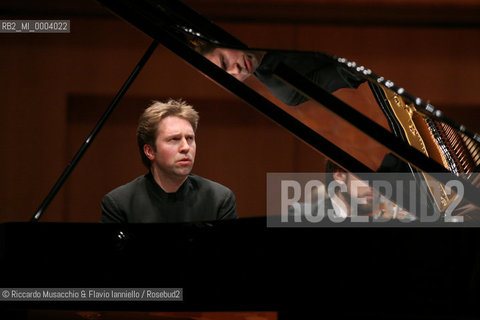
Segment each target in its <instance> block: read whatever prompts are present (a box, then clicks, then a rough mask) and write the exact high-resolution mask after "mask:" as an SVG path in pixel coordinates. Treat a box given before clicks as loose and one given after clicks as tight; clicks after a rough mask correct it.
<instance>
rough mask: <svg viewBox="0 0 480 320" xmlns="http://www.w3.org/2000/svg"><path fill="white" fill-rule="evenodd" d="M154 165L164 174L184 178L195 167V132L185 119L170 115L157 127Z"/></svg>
mask: <svg viewBox="0 0 480 320" xmlns="http://www.w3.org/2000/svg"><path fill="white" fill-rule="evenodd" d="M155 147H156V151H154V154H153V157H152V158H150V160H153V161H152V167H155V169H156V170H157V171H158V172H159V173H160V174H161V175H164V176H169V177H174V178H175V177H177V178H183V177H186V176H187V175H188V174H189V173H190V172H191V171H192V168H193V163H194V160H195V151H196V145H195V132H194V131H193V128H192V125H191V124H190V122H188V121H187V120H185V119H182V118H179V117H175V116H169V117H166V118H164V119H163V120H161V121H160V123H159V125H158V128H157V140H156V141H155Z"/></svg>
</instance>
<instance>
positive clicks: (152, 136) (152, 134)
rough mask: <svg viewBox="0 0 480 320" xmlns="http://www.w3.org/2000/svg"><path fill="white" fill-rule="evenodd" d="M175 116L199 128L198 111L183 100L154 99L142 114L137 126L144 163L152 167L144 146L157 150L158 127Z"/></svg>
mask: <svg viewBox="0 0 480 320" xmlns="http://www.w3.org/2000/svg"><path fill="white" fill-rule="evenodd" d="M169 116H174V117H179V118H182V119H185V120H187V121H188V122H190V124H191V125H192V128H193V131H194V132H195V131H196V130H197V126H198V119H199V116H198V112H197V111H195V109H193V107H192V106H191V105H189V104H187V103H186V102H185V101H183V100H181V99H180V100H174V99H170V100H168V101H167V102H160V101H153V103H152V104H151V105H150V106H149V107H147V108H146V109H145V111H144V112H143V113H142V115H141V116H140V119H139V120H138V126H137V143H138V148H139V151H140V156H141V158H142V162H143V164H144V165H145V166H146V167H147V168H150V159H148V158H147V156H146V155H145V153H144V151H143V146H144V145H146V144H148V145H150V146H152V147H153V148H154V150H156V147H155V140H156V139H157V128H158V124H159V123H160V121H161V120H163V119H165V118H166V117H169Z"/></svg>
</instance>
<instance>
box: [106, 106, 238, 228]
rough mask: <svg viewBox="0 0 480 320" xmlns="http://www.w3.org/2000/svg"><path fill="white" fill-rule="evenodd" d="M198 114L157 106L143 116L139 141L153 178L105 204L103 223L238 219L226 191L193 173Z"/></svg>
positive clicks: (110, 197) (132, 185)
mask: <svg viewBox="0 0 480 320" xmlns="http://www.w3.org/2000/svg"><path fill="white" fill-rule="evenodd" d="M198 119H199V117H198V113H197V112H196V111H195V110H194V109H193V108H192V107H191V106H190V105H188V104H186V103H185V102H184V101H176V100H169V101H168V102H166V103H162V102H158V101H156V102H154V103H153V104H152V105H151V106H150V107H148V108H147V109H146V110H145V111H144V112H143V114H142V115H141V117H140V120H139V123H138V127H137V142H138V147H139V151H140V155H141V157H142V162H143V164H144V165H145V166H146V167H147V168H148V169H149V173H148V174H145V175H143V176H140V177H138V178H136V179H135V180H133V181H132V182H130V183H127V184H126V185H123V186H121V187H118V188H117V189H115V190H113V191H111V192H110V193H108V194H107V195H105V197H104V198H103V200H102V222H121V223H127V222H195V221H213V220H225V219H235V218H236V217H237V214H236V201H235V196H234V194H233V192H232V191H231V190H229V189H228V188H226V187H224V186H222V185H220V184H218V183H216V182H213V181H210V180H207V179H205V178H202V177H199V176H196V175H193V174H191V173H190V172H191V171H192V167H193V164H194V160H195V152H196V144H195V131H196V129H197V124H198Z"/></svg>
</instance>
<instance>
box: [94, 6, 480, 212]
mask: <svg viewBox="0 0 480 320" xmlns="http://www.w3.org/2000/svg"><path fill="white" fill-rule="evenodd" d="M100 2H101V3H102V4H103V5H105V6H106V7H107V8H108V9H110V10H111V11H113V12H114V13H115V14H117V15H119V16H120V17H121V18H123V19H125V20H126V21H128V22H129V23H131V24H133V25H134V26H136V27H137V28H138V29H140V30H141V31H143V32H145V33H146V34H148V35H150V36H151V37H152V38H154V39H155V40H156V41H158V42H160V43H161V44H163V45H164V46H165V47H167V48H168V49H170V50H172V51H173V52H174V53H176V54H177V55H178V56H180V57H181V58H183V59H185V61H187V62H188V63H190V64H191V65H192V66H194V67H195V68H197V69H198V70H199V71H201V72H202V73H204V74H205V75H207V76H208V77H209V78H211V79H213V80H214V81H216V82H217V83H218V84H220V85H221V86H223V87H224V88H226V89H227V90H229V91H230V92H232V93H233V94H235V95H237V96H238V97H239V98H241V99H243V100H244V101H246V102H247V103H249V104H250V105H252V106H253V107H254V108H256V109H258V110H259V111H260V112H262V113H263V114H265V115H266V116H267V117H269V118H271V119H272V120H274V121H275V122H277V123H279V124H280V125H281V126H283V127H284V128H285V129H287V130H289V131H290V132H291V133H293V134H294V135H296V136H297V137H299V138H300V139H302V140H303V141H305V142H306V143H308V144H310V145H311V146H312V147H314V148H315V149H316V150H318V151H319V152H321V153H323V154H324V155H325V156H327V157H328V158H330V159H332V160H334V161H335V162H337V163H338V164H340V165H341V166H342V167H344V168H345V169H347V170H348V171H350V172H356V173H359V172H375V171H377V170H378V169H379V168H380V169H382V170H383V169H384V168H383V167H381V162H382V159H384V157H385V155H386V154H388V153H389V152H390V151H391V152H392V153H393V154H394V155H396V156H397V157H399V158H400V159H402V160H404V161H406V162H408V163H409V164H410V165H409V166H410V168H411V169H408V170H412V171H414V172H415V174H417V171H418V170H420V171H421V172H437V173H439V172H440V173H445V175H441V176H438V179H440V180H441V182H443V183H446V182H447V181H449V180H452V179H458V177H457V176H455V175H451V174H449V172H450V171H452V172H454V173H455V170H452V168H450V167H447V168H448V169H447V168H446V166H445V163H447V162H448V161H447V160H445V159H444V158H445V157H443V159H435V160H434V159H432V158H431V157H430V154H428V153H427V152H425V151H424V150H423V149H422V147H423V145H422V143H421V142H419V143H417V145H415V143H412V139H413V140H415V139H416V140H418V139H417V136H415V135H414V137H413V138H410V139H408V138H409V137H408V133H409V132H417V133H418V131H419V130H418V129H417V128H413V129H412V128H411V126H409V125H408V124H403V129H402V125H399V123H398V120H396V119H394V118H395V116H394V115H392V114H391V113H390V114H389V113H388V112H389V111H388V110H389V109H390V108H389V107H388V105H387V104H388V103H387V102H386V100H387V98H386V97H389V98H390V99H391V101H398V100H399V99H400V103H403V105H408V106H409V107H410V108H411V109H413V110H414V112H415V114H418V115H420V116H421V117H422V116H423V115H426V116H428V117H429V118H431V119H434V120H436V121H439V122H444V123H447V124H449V125H450V126H451V127H453V128H455V129H458V130H459V131H461V132H462V134H463V135H465V136H467V137H469V138H470V139H471V140H473V141H474V142H475V143H477V142H478V141H480V137H479V136H478V135H477V134H476V133H474V132H471V131H469V130H468V129H467V128H466V127H465V126H463V125H459V124H457V123H455V122H454V121H452V120H451V119H449V118H447V117H446V116H445V115H444V114H443V113H442V112H440V111H439V110H437V109H436V108H435V107H433V106H432V105H431V104H430V103H427V102H425V100H423V99H420V98H418V97H416V96H414V95H412V94H410V93H408V92H407V91H406V90H405V89H404V88H402V87H400V86H398V85H397V84H395V83H394V82H393V81H390V80H388V79H385V78H384V77H381V76H378V75H376V74H375V73H374V72H373V71H372V70H370V69H368V67H366V66H362V65H361V64H359V63H356V62H352V61H348V60H347V59H345V58H342V57H336V56H333V55H329V54H325V53H320V52H300V51H294V52H292V51H280V50H271V49H268V50H265V49H253V48H249V47H248V46H247V45H246V44H244V43H243V42H242V41H240V40H238V39H237V38H235V37H234V36H232V35H231V34H229V33H228V32H226V31H225V30H223V29H222V28H220V27H219V26H217V25H216V24H214V23H213V22H211V21H210V20H208V19H206V18H205V17H203V16H202V15H200V14H199V13H197V12H196V11H194V10H193V9H191V8H190V7H188V6H187V5H185V4H183V3H182V2H180V1H176V0H174V1H170V0H168V1H167V0H154V1H128V0H121V1H113V0H100ZM199 42H200V43H203V44H205V43H207V44H208V46H210V47H213V48H215V47H217V48H229V49H235V50H247V51H250V52H256V53H262V56H263V60H262V64H263V62H264V61H266V60H269V61H270V64H269V66H268V68H270V70H268V72H267V73H269V74H267V76H266V77H265V76H264V75H261V74H259V73H258V72H257V73H256V74H255V75H256V78H257V79H254V81H255V80H260V81H261V82H262V83H263V84H265V85H266V88H268V89H269V90H270V92H269V90H254V89H253V87H254V88H258V85H252V84H251V82H249V81H245V82H240V81H238V80H237V79H235V78H234V77H232V76H230V75H229V74H227V73H226V72H224V70H223V69H222V68H219V67H217V66H216V65H214V64H213V63H211V62H210V61H209V60H208V59H206V58H205V57H204V56H202V55H201V54H200V53H199V52H200V51H199V50H198V43H199ZM265 52H266V54H265V55H263V53H265ZM272 57H273V61H274V62H273V63H272V62H271V61H272ZM279 57H287V58H283V59H282V58H279ZM315 60H320V61H321V62H320V63H317V65H320V67H318V68H319V69H322V68H323V67H324V66H327V68H326V70H327V72H328V73H329V77H330V78H329V79H326V78H325V77H324V76H322V73H321V72H313V73H314V76H312V75H311V73H312V72H310V71H309V70H308V67H305V65H308V63H306V61H307V62H308V61H315ZM299 61H300V62H299ZM262 64H261V67H262ZM299 64H300V65H303V66H301V67H299ZM244 66H246V64H245V65H244ZM259 69H260V68H259ZM259 69H257V70H259ZM322 70H324V69H322ZM314 71H315V70H314ZM318 74H320V76H318ZM307 75H308V76H307ZM305 76H307V79H305ZM250 78H253V77H250ZM342 80H343V81H344V82H343V83H341V84H338V82H341V81H342ZM272 83H273V85H272ZM332 83H333V84H332ZM246 84H248V85H246ZM278 88H280V89H278ZM323 89H327V90H323ZM285 91H288V93H287V94H284V93H285ZM332 91H335V92H333V94H331V92H332ZM292 92H297V94H296V95H295V97H294V98H289V97H291V96H292ZM298 92H303V93H302V94H299V93H298ZM302 96H308V99H302ZM305 100H312V101H315V102H317V103H318V104H320V105H322V106H323V107H325V108H321V107H319V106H318V104H311V103H303V102H304V101H305ZM312 101H309V102H312ZM352 105H353V107H352ZM382 110H383V113H382ZM329 112H333V113H335V114H336V115H338V116H339V117H338V118H337V119H336V121H335V130H332V126H331V125H329V124H331V123H325V119H329V120H328V121H331V117H328V118H327V117H325V116H324V115H325V113H329ZM392 119H393V120H392ZM352 126H353V127H352ZM342 128H349V130H356V131H355V132H358V134H356V137H358V140H357V141H356V143H352V142H351V141H342V139H339V135H338V133H337V134H335V133H334V132H333V131H335V132H339V131H340V132H341V131H342ZM407 141H408V142H409V143H407ZM366 150H367V151H366ZM442 160H444V161H443V162H444V163H442ZM422 179H423V178H422ZM462 182H463V183H464V184H465V198H467V199H468V200H469V201H472V202H473V203H475V204H477V205H480V200H479V198H480V197H478V194H479V191H478V190H477V189H476V188H475V187H472V185H471V184H470V183H469V182H468V181H464V180H462ZM432 201H433V200H432Z"/></svg>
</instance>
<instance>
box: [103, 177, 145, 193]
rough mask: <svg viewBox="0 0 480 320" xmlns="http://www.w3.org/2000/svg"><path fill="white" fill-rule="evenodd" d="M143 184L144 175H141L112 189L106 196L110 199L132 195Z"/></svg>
mask: <svg viewBox="0 0 480 320" xmlns="http://www.w3.org/2000/svg"><path fill="white" fill-rule="evenodd" d="M145 183H146V175H142V176H139V177H137V178H135V179H133V180H132V181H130V182H128V183H126V184H124V185H121V186H119V187H117V188H115V189H113V190H112V191H110V192H109V193H108V194H107V195H108V196H111V197H125V196H126V195H129V194H132V193H133V192H135V191H136V190H138V189H139V187H141V186H143V185H145Z"/></svg>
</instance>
